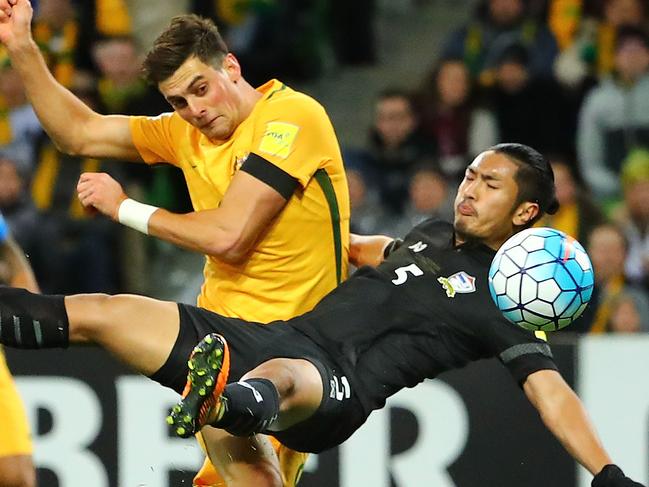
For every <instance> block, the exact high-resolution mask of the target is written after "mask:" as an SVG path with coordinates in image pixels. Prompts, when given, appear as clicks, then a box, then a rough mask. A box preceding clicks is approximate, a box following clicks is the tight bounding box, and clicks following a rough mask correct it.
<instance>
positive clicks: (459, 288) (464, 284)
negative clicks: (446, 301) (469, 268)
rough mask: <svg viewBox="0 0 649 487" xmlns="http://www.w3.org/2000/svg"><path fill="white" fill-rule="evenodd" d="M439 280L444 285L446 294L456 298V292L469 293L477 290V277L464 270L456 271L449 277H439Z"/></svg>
mask: <svg viewBox="0 0 649 487" xmlns="http://www.w3.org/2000/svg"><path fill="white" fill-rule="evenodd" d="M437 282H439V283H440V284H441V285H442V288H443V289H444V291H446V296H447V297H449V298H454V297H455V295H456V294H468V293H474V292H475V277H473V276H470V275H468V274H467V273H466V272H464V271H460V272H456V273H455V274H453V275H452V276H449V277H438V278H437Z"/></svg>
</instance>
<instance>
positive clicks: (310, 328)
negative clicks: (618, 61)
mask: <svg viewBox="0 0 649 487" xmlns="http://www.w3.org/2000/svg"><path fill="white" fill-rule="evenodd" d="M557 206H558V205H557V203H556V199H555V196H554V178H553V175H552V170H551V168H550V166H549V164H548V163H547V161H546V160H545V159H544V158H543V156H541V154H539V153H538V152H536V151H535V150H534V149H531V148H530V147H527V146H524V145H520V144H500V145H497V146H495V147H492V148H490V149H488V150H486V151H485V152H483V153H482V154H480V155H479V156H478V157H477V158H476V159H475V160H474V161H473V162H472V163H471V165H470V166H469V167H468V168H467V170H466V174H465V177H464V180H463V181H462V183H461V184H460V187H459V189H458V193H457V197H456V200H455V219H454V223H453V224H450V223H445V222H441V221H431V220H429V221H425V222H424V223H422V224H420V225H418V226H417V227H415V228H414V229H413V230H412V231H411V232H410V233H409V234H408V235H406V236H405V238H404V240H403V241H402V242H399V241H395V240H393V239H390V238H388V237H383V236H371V237H359V236H354V237H353V240H352V248H351V256H352V259H353V260H354V261H355V263H356V264H357V265H358V266H359V267H360V269H359V270H358V271H357V272H356V273H354V275H353V276H351V277H350V278H349V279H348V280H347V281H346V282H344V283H343V284H342V285H340V286H339V287H338V288H337V289H335V290H334V291H333V292H331V293H330V294H329V295H328V296H326V297H325V298H324V299H323V300H322V301H321V302H320V303H319V304H318V305H317V306H316V307H315V308H314V309H313V310H312V311H311V312H308V313H306V314H304V315H302V316H299V317H297V318H294V319H291V320H288V321H278V322H274V323H271V324H269V325H259V326H254V324H252V326H245V327H242V326H240V320H237V319H232V318H226V317H222V316H220V315H218V314H215V313H212V312H209V311H207V310H203V309H199V308H196V307H193V306H188V305H183V304H176V303H171V302H164V301H158V300H153V299H150V298H144V297H140V296H125V295H123V296H106V295H78V296H67V297H65V298H63V297H61V296H38V295H32V294H29V293H27V292H26V291H20V290H15V289H11V288H3V289H2V290H0V318H1V319H2V321H1V322H2V323H3V324H5V323H11V326H2V328H1V331H0V342H2V343H3V344H5V345H8V346H12V347H18V348H45V347H66V346H68V344H69V343H83V342H94V343H97V344H99V345H101V346H103V347H104V348H106V349H108V350H109V351H111V352H112V353H113V354H114V355H116V356H117V357H118V358H120V359H121V360H122V361H124V362H125V363H126V364H128V365H130V366H132V367H133V368H135V369H136V370H138V371H139V372H141V373H143V374H145V375H148V376H149V377H150V378H152V379H153V380H156V381H158V382H159V383H161V384H162V385H164V386H167V387H171V388H173V389H175V390H176V391H178V392H183V400H182V401H181V402H180V403H179V404H178V405H177V406H175V407H174V408H173V409H172V413H171V416H170V418H169V422H170V424H171V425H172V426H173V430H174V432H175V433H176V434H177V435H179V436H183V437H186V436H190V435H192V434H194V433H195V432H196V431H198V430H199V429H200V428H201V427H203V426H205V425H207V424H209V425H212V426H216V427H218V428H223V429H226V430H227V431H229V432H230V433H233V434H236V435H241V436H248V435H252V434H255V433H259V432H264V433H267V434H271V435H274V436H276V437H277V438H278V439H279V440H280V441H281V442H282V443H283V444H285V445H287V446H289V447H290V448H293V449H295V450H299V451H305V452H316V453H317V452H321V451H323V450H326V449H328V448H331V447H333V446H335V445H338V444H340V443H342V442H343V441H344V440H346V439H347V438H348V437H349V436H351V435H352V434H353V433H354V431H356V430H357V429H358V428H359V427H360V426H361V425H362V424H363V423H364V422H365V420H366V419H367V417H368V416H369V414H370V413H371V412H372V411H373V410H376V409H380V408H381V407H383V406H384V405H385V401H386V399H387V398H388V397H389V396H391V395H392V394H394V393H396V392H397V391H399V390H400V389H402V388H404V387H412V386H415V385H416V384H418V383H419V382H422V381H423V380H424V379H431V378H434V377H436V376H437V375H438V374H440V373H441V372H443V371H446V370H449V369H454V368H459V367H462V366H464V365H466V364H467V363H469V362H471V361H475V360H479V359H483V358H490V357H497V358H498V359H499V360H500V361H501V362H502V363H503V365H504V366H505V367H507V369H508V370H509V371H510V373H511V374H512V376H513V378H514V380H516V381H517V382H518V383H519V384H520V386H521V388H522V389H523V391H524V393H525V394H526V396H527V397H528V399H529V400H530V401H531V403H532V404H533V405H534V406H535V407H536V408H537V410H538V411H539V413H540V416H541V418H542V420H543V421H544V423H545V425H546V426H547V427H548V429H549V430H550V431H551V432H552V433H553V434H554V435H555V436H556V437H557V438H558V440H559V441H560V442H561V443H562V444H563V445H564V447H565V448H566V450H567V451H568V452H569V453H570V454H571V455H572V456H573V457H574V458H575V459H576V460H577V461H578V462H579V463H581V464H582V465H583V466H584V467H585V468H587V469H588V470H589V471H590V472H591V473H592V474H593V475H594V479H593V482H592V485H593V486H594V487H634V486H636V487H637V486H640V487H641V484H639V483H637V482H634V481H633V480H631V479H629V478H628V477H626V476H625V475H624V474H623V473H622V471H621V470H620V468H619V467H617V466H616V465H614V464H613V462H612V460H611V459H610V457H609V456H608V454H607V453H606V451H605V450H604V448H603V447H602V445H601V443H600V441H599V439H598V438H597V435H596V433H595V431H594V428H593V426H592V425H591V423H590V421H589V420H588V418H587V416H586V413H585V411H584V408H583V405H582V403H581V401H580V400H579V398H578V397H577V396H576V394H575V393H574V392H573V391H572V389H570V387H569V386H568V385H567V384H566V383H565V381H564V380H563V379H562V377H561V375H560V374H559V373H558V371H557V367H556V365H555V363H554V361H553V358H552V353H551V351H550V347H549V346H548V345H547V343H546V342H545V340H544V337H543V335H539V336H536V335H535V334H534V333H532V332H529V331H526V330H523V329H522V328H520V327H517V326H515V325H513V324H511V323H509V322H508V321H507V320H506V319H505V318H504V317H503V316H502V314H501V313H500V311H499V310H498V309H497V308H496V306H495V305H494V304H493V302H492V300H491V298H490V296H489V291H488V283H487V274H488V269H489V266H490V263H491V260H492V258H493V256H494V254H495V252H496V249H497V248H498V247H499V246H500V245H501V244H502V243H503V242H504V241H505V240H506V239H507V238H509V237H510V236H511V235H513V234H514V233H516V232H517V231H520V230H522V229H524V228H527V227H529V226H530V225H532V224H533V223H534V222H535V221H536V220H537V219H538V218H540V217H541V216H542V215H543V213H545V212H550V213H552V212H554V211H556V209H557ZM296 238H297V237H296ZM201 339H202V340H201ZM199 340H200V343H198V345H196V343H197V342H199ZM195 345H196V346H195ZM188 357H189V361H187V358H188Z"/></svg>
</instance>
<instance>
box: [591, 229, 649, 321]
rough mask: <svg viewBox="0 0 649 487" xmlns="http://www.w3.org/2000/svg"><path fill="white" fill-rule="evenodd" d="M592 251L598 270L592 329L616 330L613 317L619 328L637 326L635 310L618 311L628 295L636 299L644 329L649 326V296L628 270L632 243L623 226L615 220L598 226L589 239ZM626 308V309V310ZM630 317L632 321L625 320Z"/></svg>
mask: <svg viewBox="0 0 649 487" xmlns="http://www.w3.org/2000/svg"><path fill="white" fill-rule="evenodd" d="M587 249H588V254H589V255H590V259H591V261H592V263H593V270H594V272H595V289H594V292H593V296H592V298H591V303H590V305H589V307H591V308H592V309H591V315H593V316H594V317H593V321H592V322H591V323H590V326H589V327H588V330H589V332H590V333H594V334H599V333H605V332H610V331H612V327H611V321H612V320H613V318H615V326H616V328H617V329H618V330H619V329H626V328H633V327H635V324H634V323H633V321H634V319H633V313H628V312H620V313H618V314H617V315H616V314H615V312H616V309H617V308H616V306H617V305H619V304H620V303H621V302H623V298H624V299H627V298H628V299H632V300H633V301H634V305H635V308H636V310H638V311H641V312H642V313H644V314H641V315H640V318H641V319H640V325H639V326H640V329H642V330H649V313H645V311H646V310H649V298H648V297H647V294H646V292H645V291H644V290H643V289H641V288H638V287H637V286H635V285H633V284H630V283H629V282H628V281H627V279H626V275H625V273H624V263H625V261H626V255H627V251H628V244H627V241H626V237H625V235H624V232H623V231H622V229H620V228H619V227H617V226H616V225H612V224H604V225H600V226H598V227H596V228H595V229H594V230H593V231H592V233H591V235H590V238H589V239H588V246H587ZM625 311H626V310H625ZM623 319H629V320H630V322H629V323H625V322H623Z"/></svg>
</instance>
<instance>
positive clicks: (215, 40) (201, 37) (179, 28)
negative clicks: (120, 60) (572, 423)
mask: <svg viewBox="0 0 649 487" xmlns="http://www.w3.org/2000/svg"><path fill="white" fill-rule="evenodd" d="M227 54H228V47H227V46H226V44H225V42H224V41H223V38H222V37H221V34H220V33H219V29H218V27H216V25H215V24H214V22H213V21H212V20H210V19H206V18H203V17H200V16H198V15H195V14H188V15H178V16H176V17H174V18H173V19H171V23H170V24H169V27H167V28H166V29H165V30H164V32H162V34H160V35H159V36H158V38H157V39H156V40H155V42H154V43H153V47H152V48H151V50H150V51H149V52H148V53H147V55H146V58H145V59H144V63H143V65H142V69H143V72H144V77H145V78H146V80H147V81H148V82H149V83H152V84H155V85H157V84H158V83H160V82H162V81H164V80H166V79H168V78H169V77H170V76H171V75H173V74H174V73H175V72H176V70H177V69H178V68H179V67H180V66H181V65H182V64H183V63H184V62H185V61H187V59H189V58H190V57H192V56H196V57H197V58H198V59H200V60H201V61H202V62H204V63H206V64H209V65H210V66H213V67H217V66H219V65H220V64H221V62H223V58H225V56H226V55H227Z"/></svg>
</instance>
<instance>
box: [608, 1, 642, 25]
mask: <svg viewBox="0 0 649 487" xmlns="http://www.w3.org/2000/svg"><path fill="white" fill-rule="evenodd" d="M604 17H605V19H606V21H607V22H608V23H610V24H611V25H612V26H613V27H620V26H621V25H637V26H641V25H642V23H643V19H644V8H643V6H642V2H641V1H640V0H609V1H608V2H607V3H606V5H605V7H604Z"/></svg>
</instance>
